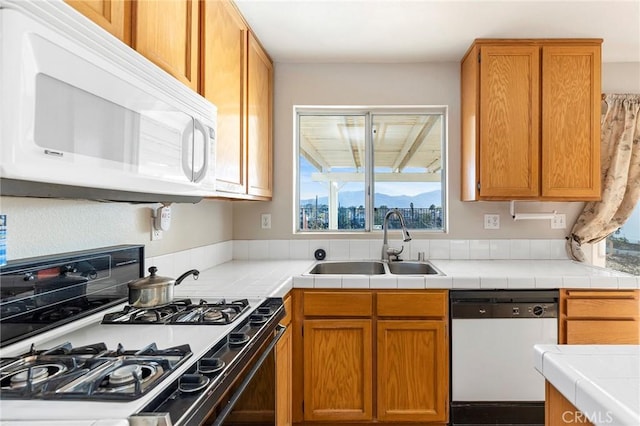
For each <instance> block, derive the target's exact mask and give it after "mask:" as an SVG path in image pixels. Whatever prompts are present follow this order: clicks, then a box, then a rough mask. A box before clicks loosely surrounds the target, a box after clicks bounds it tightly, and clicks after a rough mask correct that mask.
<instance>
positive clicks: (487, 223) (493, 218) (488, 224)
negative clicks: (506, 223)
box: [484, 214, 500, 229]
mask: <svg viewBox="0 0 640 426" xmlns="http://www.w3.org/2000/svg"><path fill="white" fill-rule="evenodd" d="M484 229H500V215H499V214H485V215H484Z"/></svg>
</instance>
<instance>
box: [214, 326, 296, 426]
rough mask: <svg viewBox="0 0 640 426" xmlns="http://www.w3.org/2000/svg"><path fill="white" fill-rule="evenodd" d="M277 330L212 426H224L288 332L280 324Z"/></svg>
mask: <svg viewBox="0 0 640 426" xmlns="http://www.w3.org/2000/svg"><path fill="white" fill-rule="evenodd" d="M276 328H277V330H278V332H277V333H276V335H275V336H274V338H273V340H272V341H271V342H270V343H269V345H268V346H267V348H266V349H265V351H264V352H263V353H262V354H261V355H260V357H259V358H258V361H256V363H255V364H254V365H253V367H251V369H250V370H249V372H248V373H247V375H246V377H245V378H244V379H243V380H242V383H240V386H238V389H237V390H236V392H235V393H234V394H233V396H231V398H230V399H229V402H228V403H227V406H226V407H224V409H223V410H222V411H221V412H220V414H219V415H218V417H216V420H215V422H213V423H212V424H211V426H220V425H222V422H224V421H225V419H226V418H227V416H228V415H229V413H231V410H233V407H234V406H235V405H236V402H238V399H240V396H241V395H242V393H243V392H244V391H245V389H246V388H247V386H249V382H250V381H251V379H253V376H255V375H256V373H257V372H258V370H259V369H260V367H261V366H262V364H264V361H265V360H266V359H267V357H268V356H269V354H270V353H271V351H272V350H273V348H274V347H275V346H276V344H277V343H278V341H279V340H280V338H281V337H282V335H283V334H284V332H285V331H286V330H287V327H285V326H283V325H280V324H278V326H277V327H276Z"/></svg>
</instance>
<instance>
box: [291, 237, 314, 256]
mask: <svg viewBox="0 0 640 426" xmlns="http://www.w3.org/2000/svg"><path fill="white" fill-rule="evenodd" d="M289 256H290V258H291V259H313V253H309V240H290V241H289Z"/></svg>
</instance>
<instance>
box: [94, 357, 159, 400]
mask: <svg viewBox="0 0 640 426" xmlns="http://www.w3.org/2000/svg"><path fill="white" fill-rule="evenodd" d="M163 372H164V369H163V368H162V366H160V365H159V364H156V363H153V362H152V363H144V364H143V363H138V362H137V361H134V362H133V363H132V364H125V365H122V366H120V367H116V368H115V369H114V370H113V371H111V372H110V373H108V374H107V375H106V376H105V377H104V378H103V379H102V381H101V382H100V384H99V385H98V388H97V389H96V392H116V393H124V392H126V393H138V392H140V389H142V387H143V386H145V385H147V384H148V383H150V382H152V381H153V380H155V379H157V378H158V377H160V376H161V375H162V373H163ZM138 386H139V387H140V389H138Z"/></svg>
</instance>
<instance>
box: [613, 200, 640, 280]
mask: <svg viewBox="0 0 640 426" xmlns="http://www.w3.org/2000/svg"><path fill="white" fill-rule="evenodd" d="M606 241H607V242H606V244H607V249H606V252H607V259H606V266H607V268H611V269H617V270H618V271H623V272H628V273H630V274H633V275H640V203H638V205H636V208H635V209H634V210H633V213H631V216H630V217H629V219H628V220H627V222H626V223H625V224H624V226H622V227H621V228H620V229H618V230H617V231H616V232H614V233H613V234H611V235H609V236H608V237H607V240H606Z"/></svg>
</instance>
